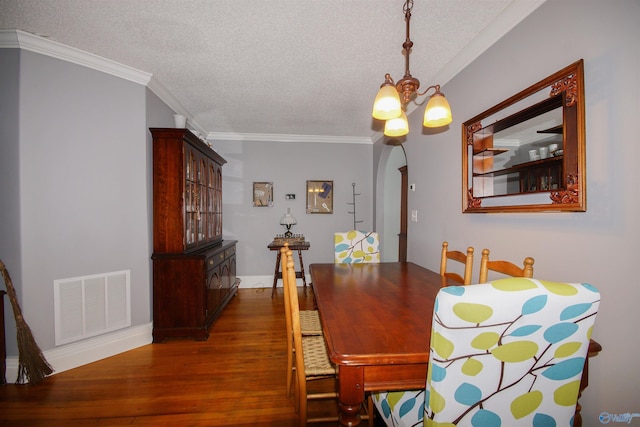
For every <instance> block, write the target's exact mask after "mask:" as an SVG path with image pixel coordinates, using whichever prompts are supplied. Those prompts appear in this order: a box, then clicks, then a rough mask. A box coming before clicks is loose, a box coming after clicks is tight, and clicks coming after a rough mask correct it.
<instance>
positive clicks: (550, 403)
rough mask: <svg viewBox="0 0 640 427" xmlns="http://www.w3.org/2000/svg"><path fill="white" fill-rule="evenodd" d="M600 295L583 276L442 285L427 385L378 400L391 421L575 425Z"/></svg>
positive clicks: (485, 426) (488, 425)
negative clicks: (582, 280)
mask: <svg viewBox="0 0 640 427" xmlns="http://www.w3.org/2000/svg"><path fill="white" fill-rule="evenodd" d="M599 304H600V293H599V292H598V290H597V289H596V288H595V287H593V286H591V285H589V284H586V283H582V284H569V283H557V282H548V281H543V280H535V279H530V278H507V279H501V280H496V281H493V282H490V283H485V284H478V285H474V286H449V287H446V288H442V289H441V290H440V291H439V293H438V296H437V298H436V302H435V308H434V314H433V323H432V330H431V348H430V357H429V368H428V374H427V385H426V389H425V390H420V391H414V392H408V391H407V392H399V393H404V395H403V396H402V398H401V399H398V398H396V397H394V393H380V394H379V395H377V396H375V397H374V402H375V404H376V407H377V408H378V411H379V412H380V413H381V414H382V416H383V417H384V418H385V420H392V419H393V421H389V422H387V425H394V426H422V425H423V421H426V422H424V425H425V426H445V425H446V426H453V425H460V426H463V425H464V426H473V427H475V426H483V427H493V426H500V425H502V426H534V427H538V426H571V425H573V420H574V415H575V410H576V404H577V400H578V394H579V390H580V382H581V378H582V371H583V369H584V365H585V361H586V358H587V350H588V347H589V340H590V336H591V330H592V328H593V325H594V322H595V318H596V314H597V312H598V307H599ZM412 398H413V399H414V400H411V399H412ZM421 409H423V410H424V411H423V413H422V414H418V412H420V410H421ZM403 415H404V417H403ZM409 416H411V417H412V418H411V419H409V418H408V417H409ZM392 423H393V424H392Z"/></svg>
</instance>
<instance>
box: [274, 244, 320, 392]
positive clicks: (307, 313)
mask: <svg viewBox="0 0 640 427" xmlns="http://www.w3.org/2000/svg"><path fill="white" fill-rule="evenodd" d="M280 254H281V256H280V263H281V265H282V286H283V289H284V318H285V327H286V331H287V386H286V393H287V397H289V396H291V385H292V384H293V375H294V373H295V365H294V363H293V358H294V356H295V347H294V344H293V335H292V333H291V331H292V318H291V298H290V294H289V291H288V289H289V286H292V287H293V288H294V289H295V290H296V296H297V287H296V282H295V278H294V282H293V283H291V282H290V281H289V277H288V274H287V262H288V260H289V259H290V260H291V262H293V254H292V251H291V249H289V248H288V246H287V244H286V243H285V246H283V247H282V248H280ZM298 315H299V318H300V331H301V334H302V335H303V336H321V335H322V326H321V324H320V317H319V315H318V311H317V310H298Z"/></svg>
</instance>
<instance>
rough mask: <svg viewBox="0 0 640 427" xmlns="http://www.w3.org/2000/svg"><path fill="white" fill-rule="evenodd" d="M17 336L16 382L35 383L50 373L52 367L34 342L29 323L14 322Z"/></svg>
mask: <svg viewBox="0 0 640 427" xmlns="http://www.w3.org/2000/svg"><path fill="white" fill-rule="evenodd" d="M16 328H17V337H18V379H17V381H16V382H17V383H21V384H22V383H30V384H36V383H39V382H40V381H42V380H43V379H44V378H45V377H46V376H47V375H51V373H52V372H53V369H52V368H51V366H50V365H49V363H47V360H46V359H45V358H44V355H43V354H42V350H40V347H38V344H36V340H35V339H34V338H33V334H32V333H31V329H30V328H29V325H27V324H26V323H25V322H24V319H23V321H22V322H19V323H16Z"/></svg>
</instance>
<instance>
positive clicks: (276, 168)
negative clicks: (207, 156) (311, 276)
mask: <svg viewBox="0 0 640 427" xmlns="http://www.w3.org/2000/svg"><path fill="white" fill-rule="evenodd" d="M212 145H213V148H214V150H216V151H217V152H218V153H219V154H220V155H221V156H222V157H224V158H225V160H227V162H228V163H227V164H225V165H224V167H223V168H222V173H223V194H222V198H223V202H224V212H223V218H224V219H223V236H224V238H225V239H229V240H232V239H235V240H238V246H237V257H238V275H239V276H249V277H245V278H244V279H243V283H242V286H243V287H260V286H266V287H269V286H271V285H272V282H270V281H269V282H267V283H261V282H260V283H258V282H255V280H260V278H259V277H255V278H254V277H251V276H260V275H263V276H264V275H267V276H268V275H271V277H273V270H274V264H275V253H274V252H271V251H269V250H268V249H267V245H268V244H269V243H270V242H271V241H272V240H273V237H274V236H275V235H276V234H282V233H284V231H285V230H284V228H283V227H282V226H281V225H280V218H281V217H282V215H283V214H284V213H285V212H286V210H287V208H291V213H292V214H293V216H294V217H295V218H296V219H297V221H298V223H297V224H296V225H295V226H293V228H292V230H291V231H292V232H293V233H296V234H304V236H305V238H306V240H307V241H309V242H310V243H311V248H310V249H309V251H307V252H305V253H304V262H305V264H306V265H307V266H308V265H309V264H311V263H314V262H333V233H334V232H335V231H341V230H349V229H351V228H353V216H352V215H350V214H349V213H348V212H349V211H352V206H351V205H348V204H347V203H349V202H352V200H353V196H352V189H353V187H352V183H356V192H358V193H361V195H360V196H357V197H356V214H357V217H358V220H362V221H363V222H362V223H361V224H358V226H359V227H358V228H359V229H363V230H370V229H372V227H373V220H372V209H373V195H372V173H373V172H372V162H373V155H372V145H366V144H327V143H295V142H269V141H260V142H246V141H245V142H243V141H214V142H213V143H212ZM307 180H332V181H333V185H334V193H333V194H334V202H333V214H307V213H306V181H307ZM254 181H256V182H272V183H273V188H274V205H273V207H253V198H252V197H253V196H252V192H253V182H254ZM289 193H292V194H295V195H296V198H295V200H291V201H290V200H285V195H286V194H289ZM307 272H308V270H307Z"/></svg>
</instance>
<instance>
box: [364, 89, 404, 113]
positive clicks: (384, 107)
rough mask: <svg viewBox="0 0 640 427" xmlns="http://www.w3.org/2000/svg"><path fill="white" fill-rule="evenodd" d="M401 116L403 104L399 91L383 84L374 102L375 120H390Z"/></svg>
mask: <svg viewBox="0 0 640 427" xmlns="http://www.w3.org/2000/svg"><path fill="white" fill-rule="evenodd" d="M400 114H402V104H400V96H399V95H398V90H397V89H396V87H395V86H393V85H391V84H386V83H385V84H383V85H382V86H380V90H379V91H378V94H377V95H376V99H375V101H373V111H372V113H371V115H372V116H373V118H374V119H378V120H388V119H395V118H396V117H400Z"/></svg>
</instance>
